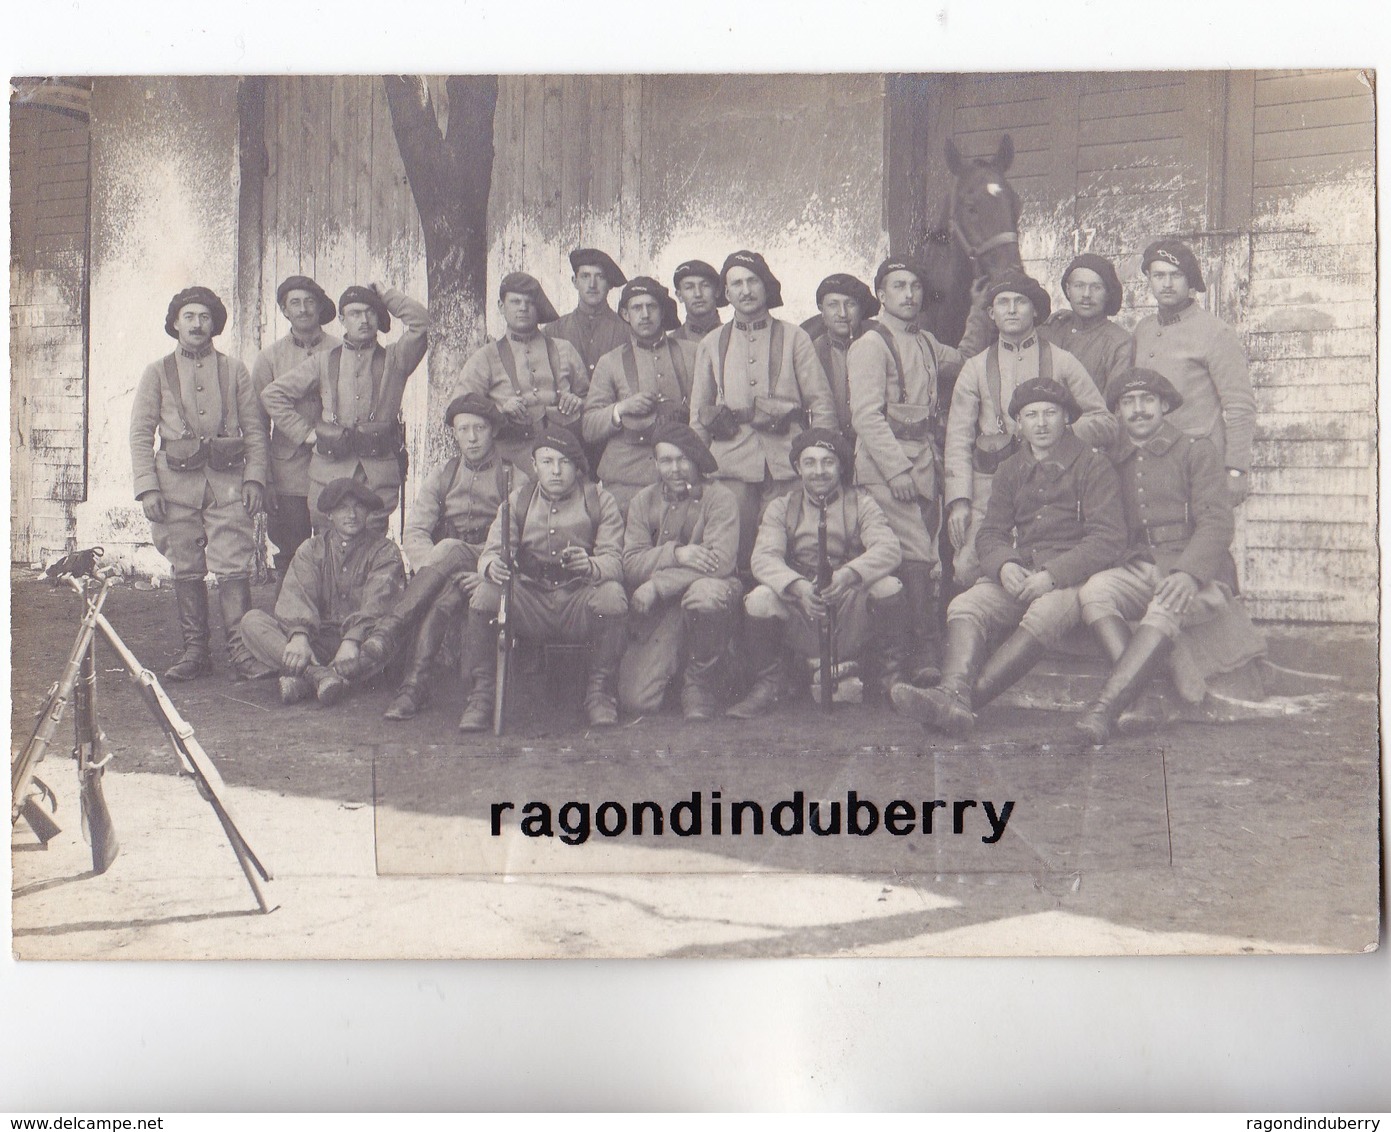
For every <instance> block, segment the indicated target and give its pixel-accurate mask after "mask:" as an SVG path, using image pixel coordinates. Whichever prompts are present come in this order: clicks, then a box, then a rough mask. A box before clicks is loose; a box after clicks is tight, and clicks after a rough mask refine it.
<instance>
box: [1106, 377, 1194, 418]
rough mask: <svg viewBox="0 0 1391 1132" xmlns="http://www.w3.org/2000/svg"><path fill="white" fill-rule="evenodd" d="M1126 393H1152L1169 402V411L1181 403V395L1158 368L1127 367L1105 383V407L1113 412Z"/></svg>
mask: <svg viewBox="0 0 1391 1132" xmlns="http://www.w3.org/2000/svg"><path fill="white" fill-rule="evenodd" d="M1127 393H1153V394H1155V396H1157V397H1162V398H1163V399H1164V400H1165V401H1167V402H1169V408H1168V411H1169V412H1173V411H1174V410H1175V409H1177V408H1178V407H1179V406H1180V405H1182V404H1183V395H1182V394H1181V393H1179V391H1178V390H1177V389H1175V388H1174V386H1173V382H1171V381H1170V380H1169V379H1168V378H1167V377H1165V376H1164V375H1163V374H1162V373H1160V372H1159V371H1158V370H1152V369H1129V370H1126V371H1125V372H1124V373H1118V374H1116V376H1115V377H1113V378H1111V380H1110V381H1109V382H1107V383H1106V407H1107V408H1108V409H1110V410H1111V412H1113V413H1114V412H1115V411H1116V408H1117V406H1119V405H1120V403H1121V398H1122V397H1124V396H1125V395H1126V394H1127Z"/></svg>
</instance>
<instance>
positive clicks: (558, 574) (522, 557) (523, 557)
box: [517, 550, 585, 586]
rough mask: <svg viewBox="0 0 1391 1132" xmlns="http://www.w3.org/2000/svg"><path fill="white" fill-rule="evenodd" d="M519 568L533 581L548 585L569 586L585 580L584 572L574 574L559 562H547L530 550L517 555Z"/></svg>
mask: <svg viewBox="0 0 1391 1132" xmlns="http://www.w3.org/2000/svg"><path fill="white" fill-rule="evenodd" d="M517 569H518V571H520V572H521V573H522V574H523V575H524V576H525V577H528V578H530V579H531V580H532V581H534V582H544V583H545V584H546V585H548V586H567V585H571V584H573V583H576V582H583V581H584V580H585V578H584V575H583V574H572V573H571V572H570V571H569V570H567V569H565V567H564V566H562V565H561V564H560V563H559V562H546V561H544V560H543V559H541V558H538V557H537V556H536V555H535V554H532V553H531V551H529V550H523V551H521V552H520V553H519V554H518V555H517Z"/></svg>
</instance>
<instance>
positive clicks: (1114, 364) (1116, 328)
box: [1038, 254, 1135, 396]
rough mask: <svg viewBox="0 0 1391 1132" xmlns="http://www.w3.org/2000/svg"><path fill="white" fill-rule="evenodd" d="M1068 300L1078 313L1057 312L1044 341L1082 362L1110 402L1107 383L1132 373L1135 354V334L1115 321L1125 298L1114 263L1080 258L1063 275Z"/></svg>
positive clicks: (1041, 333) (1043, 335) (1044, 327)
mask: <svg viewBox="0 0 1391 1132" xmlns="http://www.w3.org/2000/svg"><path fill="white" fill-rule="evenodd" d="M1063 294H1064V295H1066V296H1067V301H1068V303H1069V305H1070V306H1071V307H1072V309H1071V310H1065V311H1054V312H1053V314H1052V316H1051V317H1050V318H1049V319H1048V321H1047V322H1045V323H1044V324H1043V325H1042V326H1040V327H1039V328H1038V335H1039V337H1040V338H1042V339H1043V340H1044V341H1045V342H1052V343H1053V345H1055V346H1057V347H1058V349H1060V350H1066V351H1067V352H1068V353H1069V354H1071V355H1072V356H1073V357H1074V358H1076V359H1077V360H1078V361H1079V362H1081V363H1082V366H1083V368H1084V369H1086V371H1087V372H1088V373H1089V374H1091V377H1092V380H1093V381H1094V382H1096V387H1097V389H1098V390H1099V391H1100V392H1101V394H1102V395H1103V396H1105V393H1106V383H1107V382H1108V381H1110V380H1111V378H1112V377H1114V376H1115V375H1117V374H1120V373H1124V372H1125V371H1126V370H1127V369H1129V368H1130V354H1131V351H1132V350H1133V349H1134V348H1135V344H1134V341H1133V340H1132V339H1131V337H1130V331H1128V330H1126V329H1125V327H1123V326H1121V325H1120V324H1119V323H1116V322H1112V321H1111V316H1112V315H1114V314H1116V313H1117V312H1118V311H1119V310H1120V309H1121V300H1122V299H1123V298H1124V297H1125V294H1124V292H1123V291H1122V289H1121V281H1120V276H1118V275H1117V274H1116V269H1115V266H1114V265H1113V264H1112V263H1111V261H1110V260H1109V259H1105V258H1103V257H1102V256H1099V255H1091V254H1087V255H1079V256H1078V257H1077V258H1076V259H1074V260H1073V261H1072V262H1071V263H1069V264H1068V265H1067V270H1066V271H1064V272H1063Z"/></svg>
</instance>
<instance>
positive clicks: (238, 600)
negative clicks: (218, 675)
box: [217, 577, 276, 680]
mask: <svg viewBox="0 0 1391 1132" xmlns="http://www.w3.org/2000/svg"><path fill="white" fill-rule="evenodd" d="M217 600H218V604H219V605H220V606H221V607H222V633H223V636H225V637H226V638H227V659H228V661H229V662H230V663H231V665H232V671H233V672H234V673H235V674H236V677H237V679H238V680H266V679H269V678H270V677H272V676H274V675H275V674H276V670H275V669H274V668H271V667H269V666H267V665H264V664H262V663H261V662H260V661H259V660H257V659H256V658H255V657H254V656H252V655H251V653H250V652H248V651H247V648H246V646H245V645H244V644H242V639H241V619H242V618H243V617H245V616H246V613H247V610H249V609H250V608H251V579H250V578H246V577H241V578H219V579H218V582H217Z"/></svg>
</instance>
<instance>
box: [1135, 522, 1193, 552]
mask: <svg viewBox="0 0 1391 1132" xmlns="http://www.w3.org/2000/svg"><path fill="white" fill-rule="evenodd" d="M1142 529H1143V531H1144V536H1145V539H1144V541H1145V545H1146V546H1163V545H1165V544H1166V543H1171V542H1181V541H1183V540H1184V539H1188V538H1191V537H1192V535H1193V524H1192V523H1186V522H1182V521H1180V522H1176V523H1155V524H1153V525H1150V524H1148V523H1147V524H1145V525H1144V527H1143V528H1142Z"/></svg>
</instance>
